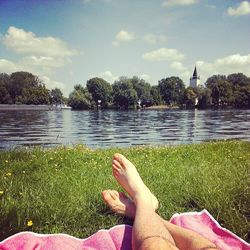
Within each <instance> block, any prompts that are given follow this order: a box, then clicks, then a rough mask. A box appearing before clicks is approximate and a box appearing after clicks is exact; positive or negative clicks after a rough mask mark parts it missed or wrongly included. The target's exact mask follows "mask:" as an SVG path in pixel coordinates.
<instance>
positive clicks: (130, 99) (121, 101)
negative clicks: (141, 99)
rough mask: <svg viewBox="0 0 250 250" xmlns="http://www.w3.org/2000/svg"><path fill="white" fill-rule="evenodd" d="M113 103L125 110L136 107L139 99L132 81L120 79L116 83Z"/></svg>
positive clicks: (124, 78)
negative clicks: (131, 106)
mask: <svg viewBox="0 0 250 250" xmlns="http://www.w3.org/2000/svg"><path fill="white" fill-rule="evenodd" d="M113 101H114V105H115V106H116V107H119V108H123V109H128V107H129V106H130V105H134V106H135V105H136V103H137V101H138V97H137V93H136V91H135V89H134V88H133V84H132V82H131V79H128V78H126V77H120V79H119V80H118V81H115V82H114V84H113Z"/></svg>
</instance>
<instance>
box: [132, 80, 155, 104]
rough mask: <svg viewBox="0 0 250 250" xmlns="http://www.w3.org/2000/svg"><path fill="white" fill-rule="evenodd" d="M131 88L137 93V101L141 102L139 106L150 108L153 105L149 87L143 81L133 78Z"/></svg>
mask: <svg viewBox="0 0 250 250" xmlns="http://www.w3.org/2000/svg"><path fill="white" fill-rule="evenodd" d="M131 82H132V85H133V88H134V89H135V91H136V93H137V97H138V99H140V101H141V105H146V106H150V105H152V104H153V103H154V101H153V97H152V95H151V86H150V84H149V83H147V82H146V81H145V80H143V79H140V78H139V77H137V76H134V77H133V78H132V79H131Z"/></svg>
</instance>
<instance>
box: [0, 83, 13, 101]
mask: <svg viewBox="0 0 250 250" xmlns="http://www.w3.org/2000/svg"><path fill="white" fill-rule="evenodd" d="M0 104H12V99H11V96H10V94H9V92H8V90H7V88H6V86H5V84H4V82H3V81H2V80H1V79H0Z"/></svg>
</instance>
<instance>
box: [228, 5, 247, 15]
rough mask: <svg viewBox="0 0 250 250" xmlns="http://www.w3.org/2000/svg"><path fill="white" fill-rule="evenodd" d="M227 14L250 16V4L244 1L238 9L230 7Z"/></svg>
mask: <svg viewBox="0 0 250 250" xmlns="http://www.w3.org/2000/svg"><path fill="white" fill-rule="evenodd" d="M227 14H228V15H229V16H243V15H247V14H250V2H248V1H243V2H241V3H240V5H239V6H238V7H237V8H232V7H229V8H228V9H227Z"/></svg>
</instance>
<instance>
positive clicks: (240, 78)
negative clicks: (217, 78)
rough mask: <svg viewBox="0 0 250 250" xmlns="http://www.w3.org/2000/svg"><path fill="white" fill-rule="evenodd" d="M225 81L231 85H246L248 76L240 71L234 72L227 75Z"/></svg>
mask: <svg viewBox="0 0 250 250" xmlns="http://www.w3.org/2000/svg"><path fill="white" fill-rule="evenodd" d="M227 81H229V82H230V83H232V84H233V86H237V85H238V86H241V87H243V86H247V85H248V84H249V83H250V82H249V77H247V76H245V75H244V74H242V73H234V74H230V75H228V76H227Z"/></svg>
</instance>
